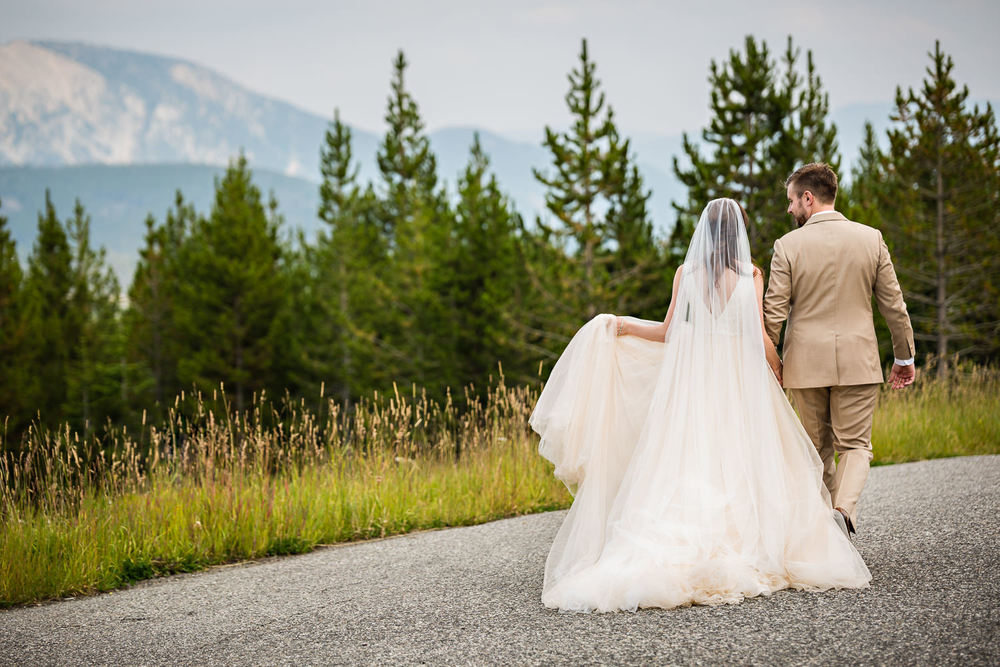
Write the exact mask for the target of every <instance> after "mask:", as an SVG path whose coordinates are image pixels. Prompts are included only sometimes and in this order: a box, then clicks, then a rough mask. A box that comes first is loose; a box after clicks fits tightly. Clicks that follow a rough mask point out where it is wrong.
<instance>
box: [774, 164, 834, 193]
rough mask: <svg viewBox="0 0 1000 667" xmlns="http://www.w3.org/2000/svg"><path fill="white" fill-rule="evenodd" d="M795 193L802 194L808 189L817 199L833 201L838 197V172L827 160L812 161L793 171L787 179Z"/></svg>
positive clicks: (786, 184) (786, 183) (786, 185)
mask: <svg viewBox="0 0 1000 667" xmlns="http://www.w3.org/2000/svg"><path fill="white" fill-rule="evenodd" d="M789 185H791V186H792V188H793V189H794V191H795V194H796V195H798V196H800V197H801V196H802V193H803V192H805V191H806V190H808V191H809V192H811V193H813V196H814V197H816V199H818V200H820V201H821V202H824V203H833V202H834V200H836V199H837V174H836V173H834V171H833V169H832V168H831V167H830V165H828V164H827V163H825V162H810V163H809V164H805V165H802V166H801V167H799V168H798V169H796V170H795V171H793V172H792V175H791V176H789V177H788V179H787V180H786V181H785V187H786V188H787V187H788V186H789Z"/></svg>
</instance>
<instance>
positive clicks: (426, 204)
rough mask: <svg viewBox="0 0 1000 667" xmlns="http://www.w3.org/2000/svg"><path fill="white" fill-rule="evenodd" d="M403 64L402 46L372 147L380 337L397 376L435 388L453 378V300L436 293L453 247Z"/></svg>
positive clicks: (444, 203)
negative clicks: (381, 259) (381, 278)
mask: <svg viewBox="0 0 1000 667" xmlns="http://www.w3.org/2000/svg"><path fill="white" fill-rule="evenodd" d="M407 65H408V63H407V61H406V58H405V56H404V55H403V52H402V51H400V52H399V53H398V54H397V56H396V59H395V61H394V63H393V77H392V84H391V88H392V90H391V93H390V95H389V99H388V105H387V109H386V115H385V120H386V124H387V125H388V130H387V132H386V135H385V137H384V139H383V142H382V145H381V146H380V148H379V151H378V155H377V159H378V166H379V170H380V172H381V174H382V187H383V196H382V198H381V199H382V208H383V210H382V214H381V215H382V220H383V230H384V233H385V237H386V242H387V245H388V253H389V257H390V262H389V271H388V274H387V276H386V281H385V290H386V296H387V297H388V302H387V306H388V307H387V311H386V316H387V321H386V322H385V329H384V330H383V333H382V335H381V336H380V337H379V344H380V348H381V351H382V352H383V353H384V357H385V358H386V359H387V362H389V363H391V364H392V365H393V366H394V369H395V373H394V375H395V377H396V378H397V379H398V380H399V381H400V383H401V384H403V385H404V386H405V385H406V384H410V383H414V384H418V385H422V386H425V387H427V388H428V389H429V390H430V391H431V392H432V393H433V394H436V395H438V396H441V395H443V393H444V389H445V387H447V386H451V385H453V384H454V383H455V381H456V376H455V368H454V357H455V337H454V331H453V328H452V327H451V326H450V325H449V324H448V321H449V316H450V313H451V312H453V310H452V304H450V303H448V302H447V301H445V300H444V299H442V298H441V294H445V293H447V284H448V280H449V276H447V275H445V274H444V273H443V272H442V271H441V270H440V269H441V267H442V266H443V265H444V263H445V262H446V258H447V257H448V256H449V253H450V252H451V242H452V225H453V221H452V216H451V212H450V210H449V208H448V205H447V201H446V199H445V196H444V192H443V190H442V189H440V188H439V187H438V181H437V162H436V159H435V157H434V154H433V153H432V152H431V149H430V139H429V138H428V137H427V135H426V134H425V133H424V125H423V121H422V120H421V118H420V112H419V109H418V107H417V103H416V101H415V100H414V99H413V97H412V96H411V95H410V93H409V92H408V91H407V90H406V85H405V73H406V67H407Z"/></svg>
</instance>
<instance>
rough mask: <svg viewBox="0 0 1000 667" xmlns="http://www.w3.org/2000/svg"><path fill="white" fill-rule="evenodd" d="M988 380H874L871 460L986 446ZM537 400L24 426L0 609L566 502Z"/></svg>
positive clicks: (995, 427) (526, 396) (289, 404)
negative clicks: (891, 387)
mask: <svg viewBox="0 0 1000 667" xmlns="http://www.w3.org/2000/svg"><path fill="white" fill-rule="evenodd" d="M998 389H1000V372H997V371H996V370H990V369H981V368H979V369H975V368H974V369H966V370H965V371H964V372H963V373H960V374H958V375H957V376H955V378H954V379H953V380H951V381H949V382H940V381H927V382H919V383H918V384H917V385H916V386H914V387H912V388H910V389H908V390H906V391H905V392H899V393H896V392H892V393H890V392H886V393H885V394H884V395H883V396H882V400H881V405H880V407H879V410H878V412H877V413H876V422H875V428H874V434H873V442H874V443H875V452H876V462H877V463H890V462H898V461H906V460H914V459H921V458H929V457H935V456H953V455H958V454H982V453H1000V410H998V407H1000V404H998V398H997V396H998ZM537 396H538V389H537V388H535V387H516V388H510V387H507V386H506V385H505V384H504V381H503V378H502V377H501V378H500V379H499V381H498V382H496V383H494V384H493V386H491V387H490V388H489V389H488V390H487V393H486V395H485V396H483V397H477V396H475V395H474V394H473V393H472V392H471V391H469V390H466V391H465V392H464V395H463V396H462V397H461V401H460V403H461V404H462V407H461V408H459V407H457V405H456V403H455V402H454V401H452V399H451V397H449V398H448V399H446V400H445V401H443V402H440V403H439V402H435V401H431V400H428V399H427V397H426V396H425V395H423V394H422V393H418V392H417V391H416V390H411V391H410V392H409V393H408V394H401V393H399V392H398V391H397V392H394V393H392V394H391V395H388V396H379V395H376V396H374V397H373V398H372V399H370V400H367V401H363V402H362V403H360V404H359V405H357V406H356V408H355V409H354V410H352V411H351V412H350V414H348V413H347V412H345V411H344V410H343V409H342V408H341V406H340V405H338V404H337V403H336V402H334V401H328V400H325V401H321V402H319V403H318V404H316V405H313V406H307V405H306V404H305V402H303V401H298V402H294V401H289V400H284V401H277V402H275V401H271V400H270V399H268V398H267V397H263V396H258V397H255V399H254V401H253V405H252V408H251V409H250V410H249V411H247V412H246V413H243V414H236V413H234V411H232V410H231V409H229V406H228V405H227V404H226V403H225V397H224V396H222V395H221V394H216V395H213V396H212V397H203V396H194V397H183V396H181V397H178V401H177V403H176V404H175V409H173V410H171V411H170V412H169V414H168V417H167V419H166V420H165V422H164V423H163V424H145V423H144V424H143V427H142V429H140V431H139V432H137V433H128V432H126V431H117V432H112V433H110V434H109V435H107V436H105V437H104V438H103V440H100V441H96V440H93V439H91V440H84V439H81V438H80V437H79V435H78V434H75V433H72V432H70V431H69V430H68V429H63V430H62V431H59V432H43V431H40V430H33V431H31V432H30V433H29V434H28V436H27V437H26V438H25V439H24V441H23V442H22V443H17V444H18V445H19V446H20V449H19V450H18V451H17V452H16V453H15V452H9V453H8V454H6V455H5V456H4V457H3V458H2V459H0V492H2V496H0V605H2V606H9V605H13V604H19V603H25V602H31V601H37V600H44V599H48V598H54V597H61V596H67V595H77V594H86V593H92V592H96V591H104V590H110V589H114V588H117V587H120V586H123V585H126V584H128V583H130V582H133V581H136V580H139V579H144V578H148V577H152V576H157V575H162V574H169V573H174V572H184V571H191V570H196V569H200V568H203V567H205V566H208V565H212V564H217V563H224V562H230V561H234V560H242V559H248V558H256V557H260V556H265V555H277V554H289V553H300V552H304V551H308V550H310V549H312V548H314V547H315V546H317V545H322V544H329V543H334V542H342V541H349V540H357V539H364V538H370V537H381V536H386V535H392V534H397V533H403V532H407V531H411V530H417V529H424V528H437V527H441V526H455V525H463V524H472V523H479V522H483V521H488V520H492V519H496V518H501V517H505V516H512V515H516V514H523V513H528V512H537V511H543V510H549V509H557V508H561V507H566V506H568V505H569V502H570V501H571V498H570V496H569V494H568V493H567V491H566V489H565V487H564V486H563V485H562V484H561V483H559V482H558V481H556V480H555V478H553V476H552V474H551V470H552V469H551V466H550V465H549V464H548V463H547V462H546V461H544V460H543V459H542V458H541V457H540V456H538V454H537V440H536V439H535V438H534V437H533V436H532V434H531V432H530V430H529V428H528V425H527V419H528V416H529V415H530V413H531V410H532V408H533V406H534V404H535V401H536V400H537ZM185 405H189V406H193V407H189V408H185V407H184V406H185ZM7 444H8V449H9V448H10V447H9V445H11V444H13V443H7Z"/></svg>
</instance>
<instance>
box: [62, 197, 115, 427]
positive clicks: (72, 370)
mask: <svg viewBox="0 0 1000 667" xmlns="http://www.w3.org/2000/svg"><path fill="white" fill-rule="evenodd" d="M66 231H67V237H68V240H69V242H70V246H71V248H72V251H73V262H72V278H73V287H72V290H71V292H70V302H69V323H70V326H71V327H72V328H73V329H74V330H75V336H74V341H73V343H74V345H73V347H72V348H71V349H70V351H69V365H68V368H67V377H66V385H67V386H66V391H67V397H66V406H65V408H64V410H63V412H64V414H65V415H66V416H67V417H68V418H69V420H70V421H71V423H73V424H76V425H78V426H79V427H80V428H81V430H82V431H83V433H84V434H85V435H87V434H90V433H91V432H93V430H94V425H95V424H100V423H103V422H104V421H105V420H107V419H113V420H117V419H119V418H120V416H121V410H122V408H123V405H122V401H121V388H122V382H123V378H122V367H121V354H122V352H123V350H122V349H121V344H122V340H121V336H120V330H119V328H120V319H119V312H118V299H119V287H118V280H117V278H116V277H115V274H114V272H113V271H112V270H111V267H109V266H108V264H107V259H106V251H105V249H104V248H100V249H98V250H95V249H94V248H92V247H91V245H90V216H89V215H87V213H86V211H85V210H84V207H83V204H81V203H80V201H79V200H77V201H76V205H75V206H74V209H73V217H72V218H70V219H69V220H68V221H67V223H66Z"/></svg>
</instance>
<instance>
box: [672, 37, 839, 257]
mask: <svg viewBox="0 0 1000 667" xmlns="http://www.w3.org/2000/svg"><path fill="white" fill-rule="evenodd" d="M798 57H799V56H798V50H797V49H795V48H794V46H793V44H792V40H791V38H789V39H788V44H787V48H786V50H785V54H784V60H783V62H784V65H785V71H784V74H783V76H782V77H781V78H780V79H779V72H778V66H777V64H776V63H775V62H774V61H773V60H772V58H771V56H770V51H769V50H768V47H767V43H766V42H764V41H761V42H759V43H758V42H757V40H756V39H754V38H753V37H752V36H749V35H748V36H747V37H746V41H745V43H744V52H743V53H740V52H737V51H735V50H731V51H730V52H729V58H728V60H727V61H725V62H723V63H721V64H717V63H716V62H715V61H714V60H713V61H712V63H711V66H710V74H709V82H710V84H711V86H712V91H711V102H710V108H711V110H712V120H711V121H710V123H709V126H708V127H706V128H705V129H704V130H702V134H701V136H702V140H703V141H704V142H705V143H706V144H707V145H708V146H709V151H710V154H709V156H708V157H706V156H703V155H702V152H701V148H700V147H699V146H698V145H696V144H695V143H693V142H692V141H691V140H690V139H689V138H688V136H687V134H686V133H685V134H684V137H683V150H684V154H685V158H686V160H687V161H688V162H690V168H687V169H685V168H682V166H681V161H680V160H679V159H678V158H675V159H674V172H675V174H676V175H677V177H678V178H679V179H680V181H681V182H682V183H684V185H686V186H687V188H688V201H687V202H686V203H685V204H684V205H679V204H677V203H675V204H674V208H675V209H676V210H677V214H678V217H677V223H676V225H675V228H674V232H673V235H672V237H671V247H672V250H673V252H674V253H675V254H677V255H680V254H682V253H683V252H684V250H685V249H686V248H687V242H688V239H690V236H691V232H692V231H693V230H694V226H695V224H696V223H697V221H698V217H699V216H700V215H701V211H702V210H703V209H704V207H705V205H706V204H708V202H709V201H711V200H712V199H715V198H718V197H732V198H734V199H736V200H737V201H738V202H740V203H741V204H742V205H743V206H744V207H745V208H746V211H747V215H748V216H749V219H750V225H749V227H748V229H747V235H748V237H749V240H750V253H751V255H752V257H753V258H754V259H755V261H756V262H757V263H758V264H759V265H761V266H764V267H766V266H767V265H768V264H769V258H770V255H771V252H772V246H773V244H774V240H775V239H776V238H778V237H779V236H781V235H782V234H784V233H785V231H787V230H788V224H787V223H786V222H784V221H787V218H786V217H785V215H784V213H785V209H786V207H787V202H786V199H785V190H784V181H785V178H786V177H787V176H788V174H789V173H791V172H792V171H794V169H795V168H796V167H798V166H801V165H802V164H803V163H806V162H814V161H821V160H822V161H826V162H829V163H830V164H831V165H832V166H834V168H835V169H836V168H837V167H839V157H838V156H837V141H836V128H835V126H834V125H833V124H832V123H829V121H828V120H827V114H828V111H829V101H828V98H827V95H826V94H825V93H823V92H822V84H821V80H820V78H819V76H818V74H817V73H816V71H815V67H814V65H813V60H812V54H811V53H809V52H807V58H806V78H805V80H804V81H803V79H802V77H801V75H800V74H799V73H798V70H797V62H798Z"/></svg>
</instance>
